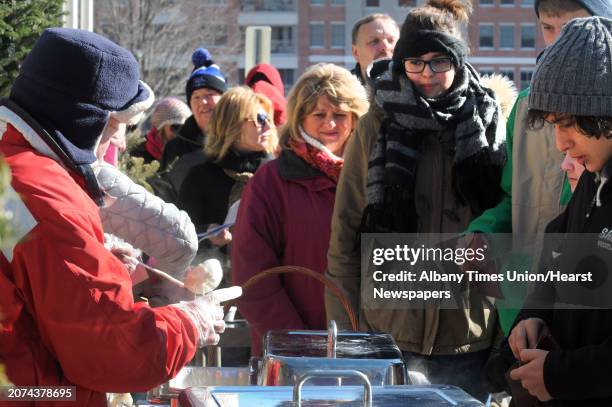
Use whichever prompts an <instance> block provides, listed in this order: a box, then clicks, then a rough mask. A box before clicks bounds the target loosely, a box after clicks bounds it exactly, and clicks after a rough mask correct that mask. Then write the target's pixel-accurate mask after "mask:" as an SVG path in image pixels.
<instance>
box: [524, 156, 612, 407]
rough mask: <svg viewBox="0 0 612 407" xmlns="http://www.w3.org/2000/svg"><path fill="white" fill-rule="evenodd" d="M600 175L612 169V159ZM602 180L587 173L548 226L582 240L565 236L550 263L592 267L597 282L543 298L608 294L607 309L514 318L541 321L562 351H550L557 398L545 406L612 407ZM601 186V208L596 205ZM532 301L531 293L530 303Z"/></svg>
mask: <svg viewBox="0 0 612 407" xmlns="http://www.w3.org/2000/svg"><path fill="white" fill-rule="evenodd" d="M602 173H603V174H606V173H607V174H610V173H612V159H611V160H609V161H608V163H607V165H606V168H605V169H604V171H603V172H602ZM601 184H602V182H601V181H600V180H599V179H597V177H596V176H595V175H594V174H591V173H588V172H585V173H584V174H583V176H582V177H581V178H580V181H579V183H578V186H577V188H576V191H575V192H574V194H573V196H572V199H571V201H570V203H569V205H568V207H567V209H566V210H565V212H564V213H563V214H561V215H560V216H559V217H558V218H557V219H555V220H554V221H552V222H551V224H550V225H549V227H548V228H547V232H549V233H550V232H555V233H570V234H573V233H580V234H582V235H581V236H580V238H579V239H576V238H573V239H572V238H571V237H565V238H564V240H562V242H561V243H560V245H557V247H556V249H555V251H556V252H557V255H558V257H557V260H555V261H552V260H550V261H549V264H554V265H557V266H558V269H559V270H561V272H563V273H585V272H589V271H591V272H593V273H594V274H593V281H594V282H593V283H580V282H575V283H572V284H574V285H573V286H569V287H570V288H569V291H568V289H564V290H565V291H561V290H560V289H559V288H555V289H554V290H553V289H551V288H550V287H551V286H550V285H549V286H548V288H547V291H546V292H545V296H547V297H549V298H550V299H553V300H554V301H559V302H561V303H565V304H567V301H565V299H566V298H567V297H566V294H564V292H565V293H570V294H571V295H572V296H574V295H575V294H576V293H581V295H580V297H573V298H577V299H579V300H580V301H587V303H585V302H583V303H582V304H583V305H591V306H596V305H600V306H601V305H604V304H603V303H591V304H588V301H593V298H596V297H597V296H601V295H602V294H603V295H604V297H605V296H606V293H609V294H607V295H608V296H609V298H610V300H609V301H607V304H608V307H607V308H608V309H606V307H601V308H597V309H577V308H578V307H574V309H571V308H565V307H564V308H563V309H562V308H561V307H559V306H557V307H556V308H553V309H523V310H521V312H520V313H519V315H518V316H517V319H516V321H515V324H516V323H518V322H519V321H521V320H523V319H527V318H533V317H536V318H541V319H543V320H544V321H546V324H547V326H548V327H549V328H550V331H551V334H552V336H553V337H554V338H555V339H556V341H557V342H558V343H559V345H560V347H561V349H562V350H557V351H551V352H550V353H549V354H548V355H547V357H546V360H545V362H544V382H545V384H546V388H547V390H548V392H549V393H550V394H551V396H552V397H553V400H552V401H550V402H548V403H543V405H545V406H555V407H561V406H563V407H566V406H568V407H569V406H595V407H597V406H612V309H610V307H609V304H612V289H610V290H609V289H608V288H612V182H611V181H607V182H603V186H601ZM598 189H600V191H599V200H600V202H601V206H598V205H597V204H596V197H597V193H598ZM558 236H559V235H556V236H555V239H558ZM546 254H547V253H544V255H546ZM559 254H560V255H559ZM551 258H552V257H551ZM587 259H588V261H587ZM554 269H555V268H553V270H554ZM546 270H547V269H546ZM565 284H567V283H565ZM564 287H566V286H564ZM589 290H590V291H589ZM551 292H552V293H553V295H554V298H553V297H552V296H551ZM540 293H542V291H540ZM531 297H533V295H532V296H531ZM529 301H530V298H529V297H528V299H527V301H526V306H528V304H529Z"/></svg>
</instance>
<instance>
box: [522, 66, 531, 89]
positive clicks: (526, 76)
mask: <svg viewBox="0 0 612 407" xmlns="http://www.w3.org/2000/svg"><path fill="white" fill-rule="evenodd" d="M532 75H533V71H531V70H529V71H523V70H521V90H523V89H525V88H527V87H528V86H529V84H530V83H531V76H532Z"/></svg>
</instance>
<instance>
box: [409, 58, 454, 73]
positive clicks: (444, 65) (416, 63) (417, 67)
mask: <svg viewBox="0 0 612 407" xmlns="http://www.w3.org/2000/svg"><path fill="white" fill-rule="evenodd" d="M426 65H429V69H431V71H432V72H434V73H442V72H448V71H450V70H451V69H453V61H452V60H451V59H450V58H434V59H430V60H429V61H424V60H422V59H419V58H404V69H405V70H406V72H408V73H421V72H423V71H424V70H425V66H426Z"/></svg>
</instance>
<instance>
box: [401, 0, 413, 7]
mask: <svg viewBox="0 0 612 407" xmlns="http://www.w3.org/2000/svg"><path fill="white" fill-rule="evenodd" d="M397 5H398V6H399V7H416V0H397Z"/></svg>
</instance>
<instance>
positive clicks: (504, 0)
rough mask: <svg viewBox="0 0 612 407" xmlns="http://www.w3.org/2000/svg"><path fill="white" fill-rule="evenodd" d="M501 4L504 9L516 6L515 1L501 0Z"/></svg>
mask: <svg viewBox="0 0 612 407" xmlns="http://www.w3.org/2000/svg"><path fill="white" fill-rule="evenodd" d="M499 4H500V5H501V6H502V7H513V6H514V0H499Z"/></svg>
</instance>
